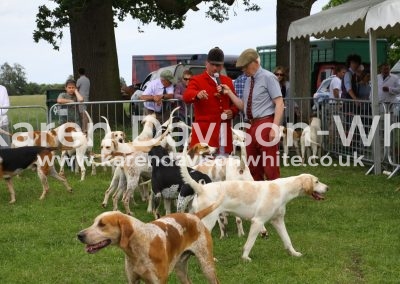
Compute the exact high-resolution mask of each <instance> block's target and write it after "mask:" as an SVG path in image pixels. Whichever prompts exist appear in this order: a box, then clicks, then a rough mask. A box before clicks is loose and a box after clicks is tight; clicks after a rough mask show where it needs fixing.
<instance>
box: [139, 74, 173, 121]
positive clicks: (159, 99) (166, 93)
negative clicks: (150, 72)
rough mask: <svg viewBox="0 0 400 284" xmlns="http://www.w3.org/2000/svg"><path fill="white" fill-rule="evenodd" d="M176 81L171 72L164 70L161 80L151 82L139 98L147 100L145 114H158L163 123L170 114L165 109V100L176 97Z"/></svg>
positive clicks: (158, 118)
mask: <svg viewBox="0 0 400 284" xmlns="http://www.w3.org/2000/svg"><path fill="white" fill-rule="evenodd" d="M175 84H176V80H175V78H174V75H173V74H172V72H171V71H170V70H163V71H162V72H161V74H160V78H159V79H155V80H152V81H150V82H149V84H148V85H147V87H146V89H145V90H144V91H143V94H142V95H141V96H140V97H139V99H141V100H145V101H146V102H145V103H144V108H145V114H146V115H147V114H153V113H155V114H156V118H157V120H158V121H160V122H161V123H163V122H164V121H165V120H166V119H167V117H168V116H169V113H167V110H166V109H163V100H168V99H172V98H173V97H174V85H175Z"/></svg>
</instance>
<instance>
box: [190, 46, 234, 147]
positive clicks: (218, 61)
mask: <svg viewBox="0 0 400 284" xmlns="http://www.w3.org/2000/svg"><path fill="white" fill-rule="evenodd" d="M223 67H224V53H223V51H222V50H221V49H220V48H218V47H215V48H213V49H211V50H210V52H209V53H208V56H207V61H206V70H205V71H204V73H202V74H199V75H196V76H193V77H192V78H191V79H190V81H189V85H188V87H187V89H186V91H185V93H184V94H183V101H184V102H185V103H187V104H191V103H193V104H194V123H193V125H192V127H193V128H192V139H191V143H190V146H189V148H190V147H192V146H194V145H195V144H197V143H199V142H203V143H204V142H205V143H207V144H208V145H209V146H212V147H217V148H218V149H219V154H229V153H231V152H232V150H233V145H232V131H231V126H232V125H231V123H232V122H231V120H232V118H233V117H234V116H235V115H236V114H237V113H238V112H239V110H238V108H237V107H236V106H234V105H233V103H232V102H231V100H230V98H229V96H227V95H226V92H227V91H232V92H234V93H235V88H234V87H233V83H232V79H231V78H229V77H228V76H224V75H221V74H220V72H221V70H222V69H223ZM228 89H229V90H228ZM235 95H236V94H235Z"/></svg>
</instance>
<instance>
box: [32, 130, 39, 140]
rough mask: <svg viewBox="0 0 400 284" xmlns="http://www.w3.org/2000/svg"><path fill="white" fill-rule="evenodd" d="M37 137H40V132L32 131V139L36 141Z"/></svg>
mask: <svg viewBox="0 0 400 284" xmlns="http://www.w3.org/2000/svg"><path fill="white" fill-rule="evenodd" d="M38 138H40V133H38V132H33V140H34V141H36V140H37V139H38Z"/></svg>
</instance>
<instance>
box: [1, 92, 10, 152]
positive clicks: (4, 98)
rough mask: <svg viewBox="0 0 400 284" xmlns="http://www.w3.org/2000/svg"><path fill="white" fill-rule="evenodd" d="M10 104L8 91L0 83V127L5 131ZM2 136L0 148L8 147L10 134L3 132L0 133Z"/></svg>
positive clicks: (6, 129) (7, 130)
mask: <svg viewBox="0 0 400 284" xmlns="http://www.w3.org/2000/svg"><path fill="white" fill-rule="evenodd" d="M9 106H10V98H9V97H8V92H7V89H6V87H4V86H3V85H0V128H1V129H2V130H4V131H6V132H9V129H8V115H7V112H8V107H9ZM0 137H1V138H2V139H1V141H0V148H9V147H10V144H11V139H10V136H8V135H7V134H5V133H0Z"/></svg>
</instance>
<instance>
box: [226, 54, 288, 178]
mask: <svg viewBox="0 0 400 284" xmlns="http://www.w3.org/2000/svg"><path fill="white" fill-rule="evenodd" d="M236 67H238V68H242V70H243V72H244V73H245V74H246V76H248V77H250V79H248V80H246V84H245V88H244V96H243V101H242V100H240V99H239V98H237V97H235V96H234V95H233V94H232V93H228V96H229V97H230V98H231V100H232V101H233V102H234V103H235V105H236V106H237V107H238V108H239V109H243V110H244V113H245V115H246V118H247V120H248V123H249V124H250V128H249V129H248V130H247V135H249V136H250V137H251V139H250V141H246V144H247V145H246V153H247V157H248V159H249V161H250V162H249V168H250V172H251V174H252V176H253V178H254V180H264V178H265V177H266V178H267V179H268V180H274V179H277V178H279V177H280V169H279V155H278V154H279V140H280V139H279V126H280V124H281V122H282V118H283V111H284V103H283V98H282V92H281V88H280V85H279V82H278V80H277V78H276V76H274V74H273V73H271V72H269V71H267V70H265V69H263V68H262V67H261V66H260V61H259V55H258V53H257V51H256V50H254V49H251V48H249V49H246V50H245V51H243V52H242V53H241V54H240V56H239V58H238V60H237V62H236ZM259 132H260V133H259ZM273 141H276V143H273ZM266 142H269V143H267V144H268V145H266ZM270 144H273V145H270Z"/></svg>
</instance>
